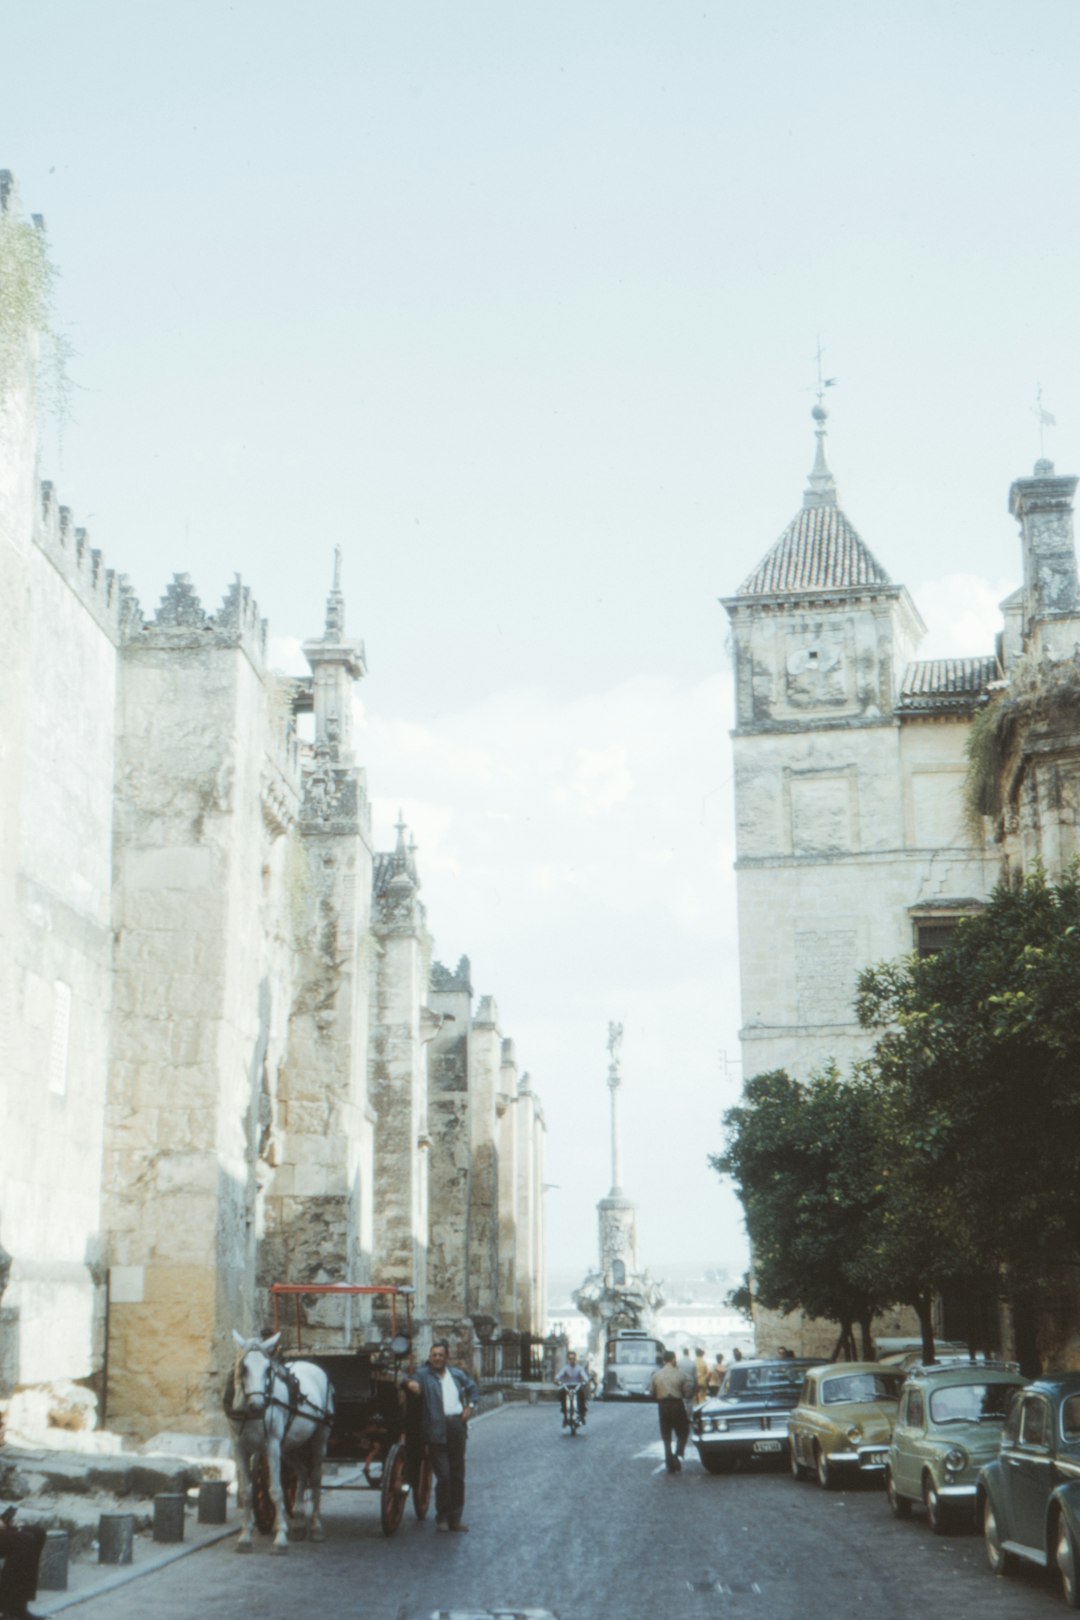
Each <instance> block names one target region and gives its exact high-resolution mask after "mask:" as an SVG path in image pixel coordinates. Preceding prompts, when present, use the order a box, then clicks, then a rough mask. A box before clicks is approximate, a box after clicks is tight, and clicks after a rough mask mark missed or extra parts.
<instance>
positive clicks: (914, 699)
mask: <svg viewBox="0 0 1080 1620" xmlns="http://www.w3.org/2000/svg"><path fill="white" fill-rule="evenodd" d="M1001 678H1002V674H1001V666H1000V664H999V663H998V661H997V659H996V658H994V657H993V656H991V657H985V658H924V659H919V660H917V661H916V662H915V663H912V664H909V665H908V666H907V668H906V669H905V671H904V679H903V682H902V683H901V686H900V696H899V699H898V700H897V704H896V708H897V712H898V713H900V714H942V713H949V712H954V713H958V714H963V713H968V712H970V711H971V710H972V709H973V708H974V707H975V705H976V703H977V702H978V699H979V698H980V697H981V696H982V694H983V693H984V692H985V691H986V690H987V688H988V687H989V686H990V685H991V684H992V682H994V681H1000V680H1001Z"/></svg>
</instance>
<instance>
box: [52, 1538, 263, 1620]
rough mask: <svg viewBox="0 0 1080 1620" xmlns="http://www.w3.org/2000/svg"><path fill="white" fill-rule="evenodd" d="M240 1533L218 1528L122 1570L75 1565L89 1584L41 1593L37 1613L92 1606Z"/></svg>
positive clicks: (157, 1549)
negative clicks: (110, 1594)
mask: <svg viewBox="0 0 1080 1620" xmlns="http://www.w3.org/2000/svg"><path fill="white" fill-rule="evenodd" d="M239 1533H240V1526H239V1524H227V1525H220V1526H215V1527H214V1529H212V1530H207V1531H206V1533H205V1534H204V1535H200V1537H199V1539H198V1540H197V1541H181V1542H178V1543H177V1544H176V1545H175V1546H172V1547H154V1548H153V1551H150V1552H148V1553H147V1554H146V1556H145V1557H144V1558H141V1559H139V1561H138V1562H137V1563H132V1564H124V1565H123V1566H121V1567H119V1568H116V1567H110V1566H108V1565H106V1564H72V1565H71V1566H70V1568H71V1571H72V1572H73V1573H75V1574H76V1578H78V1577H79V1576H81V1577H82V1580H84V1581H86V1582H87V1584H86V1585H85V1586H83V1587H82V1589H81V1590H79V1591H70V1590H69V1591H67V1592H56V1593H54V1594H52V1595H49V1594H47V1593H45V1592H39V1593H38V1596H37V1597H36V1598H35V1599H34V1609H35V1610H36V1612H37V1613H38V1614H41V1615H45V1616H48V1615H53V1614H60V1613H62V1611H63V1610H64V1609H73V1608H74V1607H75V1605H76V1604H77V1603H89V1602H90V1600H91V1598H98V1597H101V1595H102V1594H103V1593H104V1592H112V1591H114V1590H115V1589H116V1587H118V1586H127V1585H128V1583H129V1582H130V1581H137V1580H141V1579H142V1577H143V1576H144V1575H153V1574H154V1573H155V1571H157V1570H159V1569H164V1568H165V1567H166V1565H168V1564H175V1562H176V1560H177V1559H178V1558H186V1557H187V1555H188V1554H189V1553H197V1552H200V1551H201V1550H202V1548H203V1547H212V1546H214V1544H215V1543H216V1542H219V1541H225V1540H226V1538H227V1537H229V1536H235V1535H239Z"/></svg>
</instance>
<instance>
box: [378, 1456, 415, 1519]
mask: <svg viewBox="0 0 1080 1620" xmlns="http://www.w3.org/2000/svg"><path fill="white" fill-rule="evenodd" d="M408 1475H409V1458H408V1455H407V1453H406V1450H405V1442H404V1441H403V1440H399V1441H398V1442H397V1444H396V1445H393V1446H391V1447H390V1453H389V1456H388V1457H387V1459H386V1462H385V1463H384V1465H383V1476H382V1492H381V1502H380V1512H381V1516H382V1527H383V1535H384V1536H392V1535H393V1534H394V1533H395V1531H396V1530H397V1527H398V1525H399V1524H400V1523H401V1515H402V1514H403V1513H404V1512H405V1498H406V1497H407V1496H408V1494H409V1478H408Z"/></svg>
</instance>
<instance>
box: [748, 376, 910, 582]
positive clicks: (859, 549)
mask: <svg viewBox="0 0 1080 1620" xmlns="http://www.w3.org/2000/svg"><path fill="white" fill-rule="evenodd" d="M810 414H811V415H812V416H813V418H814V432H815V434H816V435H817V452H816V454H815V457H814V465H813V468H812V469H811V472H810V478H809V485H808V488H807V489H806V490H805V491H804V493H803V504H802V511H801V512H799V513H798V514H797V516H796V517H794V518H792V520H791V522H790V523H789V524H788V526H787V528H786V529H785V530H784V532H783V534H782V535H781V536H780V538H779V540H778V541H777V542H776V544H775V545H774V546H773V548H772V550H771V551H769V552H768V553H767V554H766V556H765V557H764V558H763V559H762V561H761V562H760V563H759V564H758V566H757V567H756V568H755V569H754V572H753V573H752V574H751V575H750V576H749V578H748V579H745V580H743V583H742V584H741V585H740V586H739V589H738V592H737V595H738V596H791V595H793V594H794V593H796V592H799V591H835V590H852V589H862V588H865V587H867V586H871V587H872V586H875V585H891V584H892V581H891V580H890V578H889V576H888V574H887V573H886V572H885V570H884V568H882V566H881V564H880V563H879V562H878V560H877V558H876V557H875V556H874V555H873V554H872V553H871V551H870V550H869V548H868V547H867V546H866V544H865V542H864V541H863V540H861V539H860V538H859V536H858V534H857V533H856V532H855V530H854V529H853V528H852V526H851V524H850V523H849V522H848V520H847V518H846V517H845V516H844V514H843V512H842V511H841V510H840V497H839V495H838V493H837V489H836V480H835V479H834V478H833V475H832V473H831V472H830V470H829V465H828V463H827V461H826V460H825V423H826V421H827V419H828V415H827V412H826V411H825V408H824V406H823V405H822V403H821V399H820V397H819V399H818V403H817V404H816V405H815V406H814V409H813V410H812V412H811V413H810Z"/></svg>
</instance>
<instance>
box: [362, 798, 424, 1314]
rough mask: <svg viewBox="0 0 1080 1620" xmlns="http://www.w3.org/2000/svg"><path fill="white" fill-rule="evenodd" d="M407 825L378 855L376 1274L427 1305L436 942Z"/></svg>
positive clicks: (373, 1077) (373, 1084)
mask: <svg viewBox="0 0 1080 1620" xmlns="http://www.w3.org/2000/svg"><path fill="white" fill-rule="evenodd" d="M404 831H405V829H404V825H402V826H400V827H399V834H398V844H397V848H396V849H395V851H394V852H393V854H389V855H380V856H378V857H377V858H376V864H375V886H374V910H373V916H372V935H373V940H374V951H373V956H372V992H371V1005H372V1024H371V1045H370V1056H369V1075H370V1078H369V1087H370V1094H371V1105H372V1109H373V1111H374V1115H375V1206H376V1210H377V1212H378V1216H377V1220H376V1223H375V1233H374V1252H373V1258H372V1279H373V1281H375V1282H377V1283H388V1284H393V1285H396V1286H403V1285H405V1286H410V1287H413V1288H415V1289H416V1294H415V1296H414V1299H413V1305H414V1309H415V1312H416V1315H417V1317H418V1318H421V1319H423V1318H426V1316H427V1313H428V1288H427V1270H428V1267H427V1245H428V1155H429V1148H430V1142H431V1139H430V1136H429V1134H428V1106H427V1053H426V1042H427V1041H428V1040H430V1039H431V1037H432V1036H433V1035H434V1034H435V1032H436V1029H437V1024H436V1022H435V1020H434V1019H433V1018H432V1017H431V1016H430V1014H429V1012H428V1009H427V1008H426V997H427V984H428V974H429V972H430V966H431V942H430V940H429V938H428V935H427V929H426V925H425V920H424V908H423V906H422V905H421V903H420V900H419V897H418V889H419V878H418V877H417V873H416V865H415V861H414V859H413V856H412V853H411V851H410V850H409V849H407V848H406V846H405V840H404Z"/></svg>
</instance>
